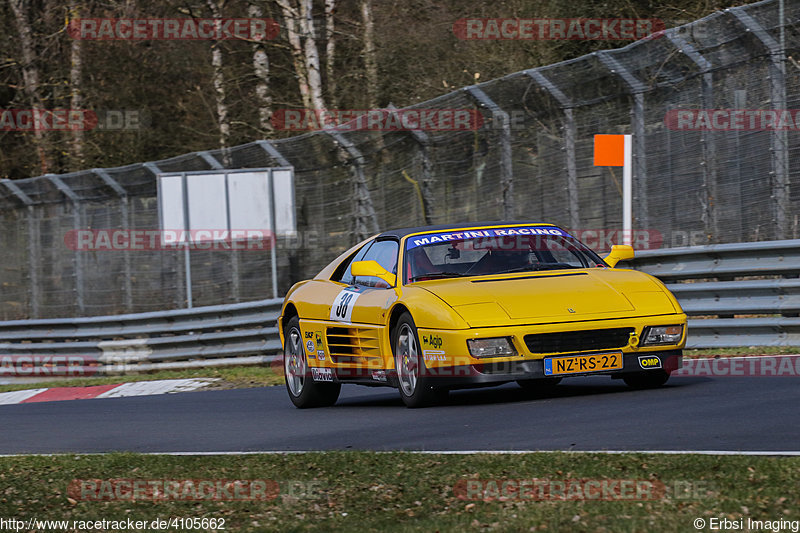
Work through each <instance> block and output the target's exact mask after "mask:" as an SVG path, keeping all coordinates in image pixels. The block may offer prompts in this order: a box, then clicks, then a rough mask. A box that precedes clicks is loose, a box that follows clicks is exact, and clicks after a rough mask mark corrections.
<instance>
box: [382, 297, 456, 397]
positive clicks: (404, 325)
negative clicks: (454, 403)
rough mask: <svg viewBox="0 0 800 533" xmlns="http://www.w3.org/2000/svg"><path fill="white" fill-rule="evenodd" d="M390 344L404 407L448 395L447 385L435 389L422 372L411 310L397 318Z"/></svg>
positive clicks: (421, 360) (422, 362)
mask: <svg viewBox="0 0 800 533" xmlns="http://www.w3.org/2000/svg"><path fill="white" fill-rule="evenodd" d="M392 346H393V347H394V368H395V370H396V372H397V385H398V387H397V388H398V389H400V398H402V399H403V403H404V404H406V407H425V406H427V405H431V404H433V403H435V402H436V401H437V400H440V399H442V398H443V397H444V396H446V395H447V390H446V389H443V390H437V389H434V388H433V386H431V383H430V381H431V378H430V377H428V376H426V375H425V374H426V371H425V360H424V358H423V357H422V352H421V350H420V349H419V338H418V337H417V326H416V325H414V320H413V319H412V318H411V315H410V314H408V313H403V314H402V315H401V316H400V319H399V320H398V321H397V327H395V329H394V331H393V333H392Z"/></svg>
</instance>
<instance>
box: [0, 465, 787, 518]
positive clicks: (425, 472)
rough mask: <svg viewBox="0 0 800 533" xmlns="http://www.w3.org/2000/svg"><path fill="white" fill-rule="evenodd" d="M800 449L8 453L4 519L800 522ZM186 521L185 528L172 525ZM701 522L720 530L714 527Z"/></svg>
mask: <svg viewBox="0 0 800 533" xmlns="http://www.w3.org/2000/svg"><path fill="white" fill-rule="evenodd" d="M113 478H125V479H145V480H146V479H162V480H163V479H171V480H176V479H194V480H197V479H200V478H202V479H226V480H234V479H246V480H272V481H275V482H277V483H278V485H279V486H280V487H281V495H279V496H278V497H276V498H274V499H272V500H269V501H238V502H232V501H160V502H152V501H137V502H130V501H85V500H83V499H80V498H78V499H73V498H70V497H69V496H68V486H69V484H70V482H71V481H72V480H75V479H101V480H107V479H113ZM498 478H499V479H534V478H536V479H549V480H566V479H639V480H642V479H645V480H653V481H660V482H662V483H663V484H664V485H665V486H666V488H667V490H666V493H665V494H664V495H663V497H661V496H659V498H658V499H655V500H649V501H530V500H526V501H520V500H514V501H470V500H463V499H459V498H458V497H457V495H456V492H455V491H454V487H455V486H456V484H457V483H458V482H459V481H462V483H463V480H467V479H484V480H485V479H498ZM799 502H800V458H793V457H752V456H750V457H745V456H706V455H680V456H677V455H656V454H651V455H647V454H621V455H605V454H570V453H558V452H556V453H531V454H522V455H486V454H477V455H421V454H410V453H399V452H398V453H374V452H329V453H304V454H289V455H245V456H197V457H189V456H177V457H176V456H143V455H135V454H111V455H105V456H87V455H62V456H25V457H6V458H0V517H3V518H12V517H13V518H16V519H22V520H27V519H30V518H32V517H36V518H37V519H39V520H42V519H52V520H70V521H71V520H100V519H106V520H126V519H127V518H131V519H132V520H146V521H152V520H154V519H158V518H161V519H166V518H170V517H183V518H194V517H196V518H216V519H225V530H226V531H235V532H249V531H381V532H384V531H398V532H405V531H442V532H445V531H459V532H460V531H468V530H469V531H502V532H507V531H551V532H553V531H576V532H583V531H586V532H589V531H591V532H597V531H608V532H612V531H613V532H641V531H655V532H660V531H695V529H694V527H693V521H694V520H695V519H697V518H703V519H705V520H706V522H707V524H708V523H709V520H710V519H711V518H712V517H715V518H723V517H724V518H727V519H728V520H738V519H740V518H742V517H744V518H745V520H746V519H747V517H750V518H752V519H758V520H777V519H781V518H783V519H786V520H798V519H800V503H799ZM173 530H175V529H173ZM703 531H709V529H708V527H706V528H704V529H703Z"/></svg>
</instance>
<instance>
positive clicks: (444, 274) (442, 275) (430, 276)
mask: <svg viewBox="0 0 800 533" xmlns="http://www.w3.org/2000/svg"><path fill="white" fill-rule="evenodd" d="M461 276H462V274H461V272H429V273H428V274H420V275H418V276H414V277H412V278H411V281H417V280H418V279H422V278H427V279H434V278H460V277H461Z"/></svg>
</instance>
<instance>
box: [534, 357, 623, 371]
mask: <svg viewBox="0 0 800 533" xmlns="http://www.w3.org/2000/svg"><path fill="white" fill-rule="evenodd" d="M621 368H622V353H621V352H616V353H594V354H589V355H573V356H571V357H549V358H547V359H545V360H544V375H545V376H555V375H559V374H580V373H584V372H602V371H604V370H619V369H621Z"/></svg>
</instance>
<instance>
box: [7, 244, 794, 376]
mask: <svg viewBox="0 0 800 533" xmlns="http://www.w3.org/2000/svg"><path fill="white" fill-rule="evenodd" d="M620 266H622V267H633V268H636V269H638V270H642V271H645V272H648V273H650V274H652V275H654V276H656V277H658V278H660V279H661V280H663V281H664V282H665V283H666V284H667V287H668V288H669V289H670V290H671V291H672V292H673V294H675V296H676V297H677V298H678V301H679V302H680V304H681V306H682V307H683V309H684V311H685V312H686V313H687V315H689V317H690V319H689V323H688V327H689V332H688V339H689V340H688V343H687V348H726V347H736V346H800V279H798V277H799V276H800V239H794V240H785V241H769V242H754V243H736V244H719V245H710V246H693V247H686V248H670V249H665V250H648V251H641V252H637V254H636V257H635V258H634V259H633V260H632V261H629V262H627V263H625V264H621V265H620ZM737 278H740V279H737ZM281 303H282V300H281V299H269V300H259V301H254V302H246V303H238V304H226V305H216V306H206V307H196V308H192V309H177V310H171V311H157V312H148V313H135V314H126V315H111V316H97V317H78V318H60V319H37V320H15V321H7V322H0V380H2V379H5V380H9V379H10V378H12V377H20V376H22V377H28V378H30V377H34V376H40V377H48V376H53V377H55V376H70V375H72V376H75V375H92V374H96V375H113V374H123V373H137V372H152V371H155V370H177V369H186V368H201V367H202V368H205V367H216V366H236V365H264V364H270V363H273V362H275V361H276V360H277V355H276V354H278V353H279V352H280V349H281V346H280V338H279V335H278V329H277V325H276V319H277V317H278V314H279V312H280V307H281ZM748 315H753V316H748ZM20 368H25V369H29V375H27V376H25V372H23V373H22V374H20Z"/></svg>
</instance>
